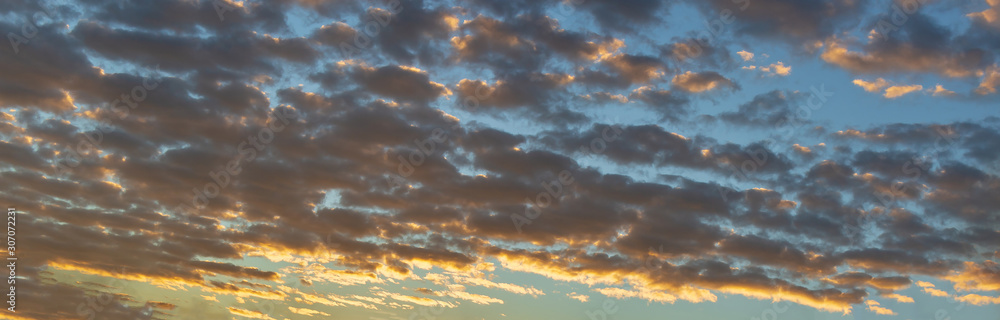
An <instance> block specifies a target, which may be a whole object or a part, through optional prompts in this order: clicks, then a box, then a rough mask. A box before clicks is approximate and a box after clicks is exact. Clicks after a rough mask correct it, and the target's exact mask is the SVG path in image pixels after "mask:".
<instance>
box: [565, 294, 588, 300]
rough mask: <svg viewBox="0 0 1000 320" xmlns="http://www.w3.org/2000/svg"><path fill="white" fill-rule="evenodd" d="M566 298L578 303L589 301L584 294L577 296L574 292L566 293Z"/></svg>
mask: <svg viewBox="0 0 1000 320" xmlns="http://www.w3.org/2000/svg"><path fill="white" fill-rule="evenodd" d="M566 296H567V297H570V298H571V299H575V300H579V301H580V302H587V301H590V296H588V295H585V294H578V293H576V292H570V293H567V294H566Z"/></svg>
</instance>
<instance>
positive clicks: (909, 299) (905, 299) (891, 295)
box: [882, 293, 913, 303]
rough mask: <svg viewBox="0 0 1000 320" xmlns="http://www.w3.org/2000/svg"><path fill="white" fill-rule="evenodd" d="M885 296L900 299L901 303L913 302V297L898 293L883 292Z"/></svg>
mask: <svg viewBox="0 0 1000 320" xmlns="http://www.w3.org/2000/svg"><path fill="white" fill-rule="evenodd" d="M882 296H883V297H886V298H889V299H893V300H896V301H899V302H901V303H913V298H911V297H907V296H904V295H901V294H898V293H889V294H883V295H882Z"/></svg>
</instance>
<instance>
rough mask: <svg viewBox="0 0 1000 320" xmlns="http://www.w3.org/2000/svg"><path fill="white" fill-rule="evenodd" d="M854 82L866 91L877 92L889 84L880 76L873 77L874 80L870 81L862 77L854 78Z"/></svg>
mask: <svg viewBox="0 0 1000 320" xmlns="http://www.w3.org/2000/svg"><path fill="white" fill-rule="evenodd" d="M854 84H855V85H857V86H859V87H861V88H863V89H865V91H868V92H879V91H882V89H885V88H886V87H888V86H889V82H888V81H885V79H882V78H878V79H875V81H871V82H869V81H865V80H862V79H854Z"/></svg>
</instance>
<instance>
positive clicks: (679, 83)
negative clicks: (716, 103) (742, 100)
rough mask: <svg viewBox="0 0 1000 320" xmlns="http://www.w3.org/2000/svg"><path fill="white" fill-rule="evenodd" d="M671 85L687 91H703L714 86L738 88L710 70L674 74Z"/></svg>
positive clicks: (714, 87)
mask: <svg viewBox="0 0 1000 320" xmlns="http://www.w3.org/2000/svg"><path fill="white" fill-rule="evenodd" d="M671 82H672V83H673V86H674V87H676V88H678V89H681V90H684V91H687V92H705V91H709V90H712V89H716V88H721V87H728V88H730V89H739V86H738V85H736V84H735V83H733V82H732V81H731V80H729V79H727V78H726V77H723V76H722V75H720V74H718V73H716V72H712V71H706V72H698V73H694V72H691V71H688V72H685V73H683V74H679V75H676V76H674V78H673V80H671Z"/></svg>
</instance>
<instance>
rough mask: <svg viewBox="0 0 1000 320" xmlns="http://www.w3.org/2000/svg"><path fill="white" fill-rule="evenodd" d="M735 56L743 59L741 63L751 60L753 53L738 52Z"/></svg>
mask: <svg viewBox="0 0 1000 320" xmlns="http://www.w3.org/2000/svg"><path fill="white" fill-rule="evenodd" d="M736 54H738V55H740V58H743V61H750V60H753V52H748V51H746V50H740V51H738V52H736Z"/></svg>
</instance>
